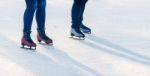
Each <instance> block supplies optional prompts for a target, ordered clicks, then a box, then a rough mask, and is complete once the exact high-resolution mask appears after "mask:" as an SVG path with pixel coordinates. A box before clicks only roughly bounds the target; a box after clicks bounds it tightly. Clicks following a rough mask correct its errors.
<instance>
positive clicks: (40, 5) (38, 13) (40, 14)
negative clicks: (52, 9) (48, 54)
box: [36, 0, 53, 44]
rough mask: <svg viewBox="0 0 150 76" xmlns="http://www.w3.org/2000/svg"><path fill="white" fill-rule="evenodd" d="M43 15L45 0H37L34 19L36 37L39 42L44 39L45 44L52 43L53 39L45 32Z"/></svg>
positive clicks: (44, 14)
mask: <svg viewBox="0 0 150 76" xmlns="http://www.w3.org/2000/svg"><path fill="white" fill-rule="evenodd" d="M45 16H46V0H38V6H37V11H36V21H37V25H38V28H37V31H38V35H37V39H38V41H39V42H40V43H41V41H44V43H46V44H52V43H53V41H52V39H50V38H49V37H48V36H47V35H46V33H45Z"/></svg>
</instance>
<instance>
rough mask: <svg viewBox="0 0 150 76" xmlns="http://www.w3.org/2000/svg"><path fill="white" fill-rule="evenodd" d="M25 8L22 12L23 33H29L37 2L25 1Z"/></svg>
mask: <svg viewBox="0 0 150 76" xmlns="http://www.w3.org/2000/svg"><path fill="white" fill-rule="evenodd" d="M25 1H26V5H27V8H26V10H25V12H24V29H23V32H26V31H31V26H32V21H33V16H34V12H35V10H36V7H37V0H25Z"/></svg>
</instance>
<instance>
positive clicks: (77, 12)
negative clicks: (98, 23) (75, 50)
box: [71, 0, 91, 37]
mask: <svg viewBox="0 0 150 76" xmlns="http://www.w3.org/2000/svg"><path fill="white" fill-rule="evenodd" d="M87 1H88V0H74V3H73V6H72V11H71V13H72V14H71V17H72V25H71V27H72V30H71V36H76V37H85V35H84V34H83V33H91V29H90V28H88V27H87V26H85V25H84V24H83V22H82V21H83V14H84V10H85V5H86V3H87Z"/></svg>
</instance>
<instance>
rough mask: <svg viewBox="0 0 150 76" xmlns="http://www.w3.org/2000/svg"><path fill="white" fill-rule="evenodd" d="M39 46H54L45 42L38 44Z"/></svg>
mask: <svg viewBox="0 0 150 76" xmlns="http://www.w3.org/2000/svg"><path fill="white" fill-rule="evenodd" d="M39 44H40V45H47V46H53V45H54V44H53V43H49V44H47V43H45V42H39Z"/></svg>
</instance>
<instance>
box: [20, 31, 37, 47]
mask: <svg viewBox="0 0 150 76" xmlns="http://www.w3.org/2000/svg"><path fill="white" fill-rule="evenodd" d="M30 33H31V32H30V31H29V32H24V35H23V37H22V39H21V44H22V48H24V49H29V50H36V44H35V43H34V42H33V40H32V39H31V36H30Z"/></svg>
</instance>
